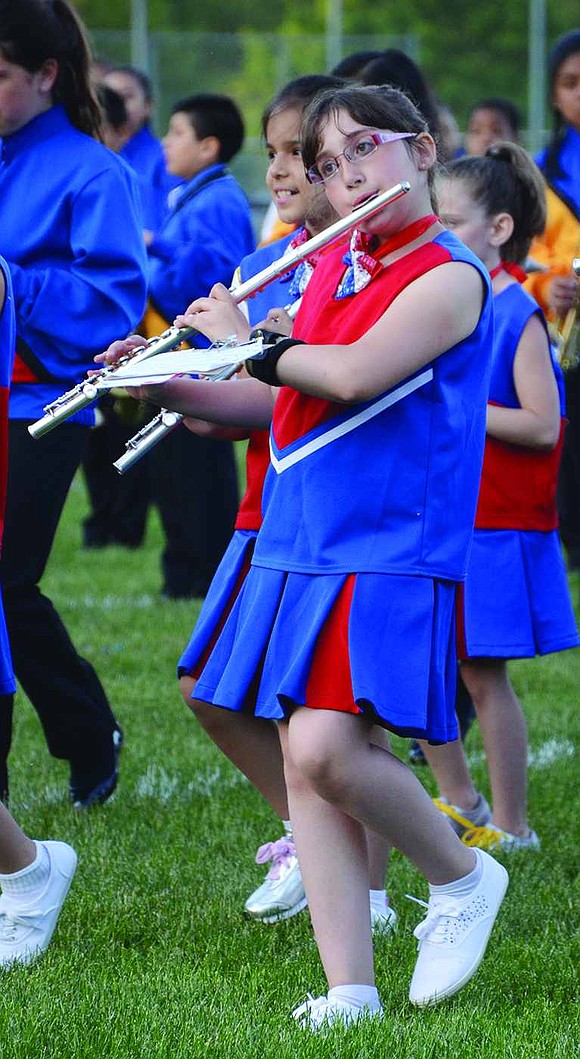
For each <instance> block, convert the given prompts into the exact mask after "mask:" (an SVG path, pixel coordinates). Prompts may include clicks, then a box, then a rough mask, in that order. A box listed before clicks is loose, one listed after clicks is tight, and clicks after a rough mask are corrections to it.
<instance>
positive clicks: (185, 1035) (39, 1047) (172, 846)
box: [0, 481, 580, 1059]
mask: <svg viewBox="0 0 580 1059" xmlns="http://www.w3.org/2000/svg"><path fill="white" fill-rule="evenodd" d="M85 506H86V500H85V493H84V487H83V485H82V482H80V481H76V482H75V483H74V486H73V489H72V491H71V494H70V497H69V500H68V503H67V507H66V510H65V515H64V518H63V521H62V523H61V527H60V531H59V536H58V540H57V544H56V547H55V549H54V553H53V556H52V559H51V564H50V567H49V570H48V572H47V575H46V578H45V588H46V591H47V592H48V594H49V595H50V596H51V597H52V598H53V600H54V601H55V603H56V605H57V607H58V609H59V610H60V612H61V614H62V615H63V617H64V620H65V622H66V623H67V626H68V628H69V630H70V631H71V633H72V634H73V637H74V639H75V642H76V644H77V646H78V648H79V649H80V651H81V652H82V653H84V654H86V655H87V656H88V657H90V659H91V661H93V663H94V664H95V666H96V668H97V669H98V672H99V674H100V676H101V677H102V679H103V682H104V683H105V685H106V688H107V691H108V693H109V695H110V698H111V702H112V703H113V705H114V709H115V711H116V713H117V715H118V717H119V720H120V721H121V723H122V725H123V728H124V730H125V737H126V748H125V750H124V751H123V756H122V771H121V780H120V784H119V788H118V792H117V794H116V795H115V797H114V798H113V799H112V800H111V801H110V802H109V803H108V804H107V805H105V806H103V807H102V808H100V809H96V810H94V811H91V812H88V813H85V814H75V813H74V812H73V811H72V809H71V808H70V807H69V804H68V801H67V793H66V789H67V780H68V775H67V768H66V766H65V764H64V763H63V762H59V761H55V760H53V759H51V758H50V757H49V755H48V752H47V750H46V746H45V743H44V739H43V736H42V732H41V729H40V726H39V723H38V720H37V718H36V714H35V713H34V712H33V710H32V709H31V707H30V705H29V704H28V703H27V702H26V700H25V698H24V696H22V695H21V694H19V695H18V699H17V708H16V730H15V738H14V746H13V753H12V764H11V796H12V801H11V808H12V810H13V812H14V815H15V816H16V818H17V819H18V821H19V822H20V823H21V824H22V825H23V826H24V828H25V829H26V830H27V831H28V832H29V833H30V834H31V835H32V836H34V837H45V838H49V837H51V838H62V839H66V840H67V841H70V842H71V843H72V844H73V845H74V846H75V848H76V849H77V851H78V854H79V869H78V873H77V876H76V880H75V882H74V885H73V888H72V890H71V893H70V897H69V900H68V902H67V905H66V906H65V909H64V911H63V914H62V918H61V920H60V923H59V926H58V929H57V933H56V935H55V938H54V942H53V944H52V945H51V947H50V949H49V951H48V953H47V954H46V956H45V957H44V959H43V960H42V961H41V962H39V963H38V964H36V965H34V966H32V967H30V968H21V969H18V970H13V971H10V972H9V973H6V974H4V975H2V978H1V988H0V1059H117V1057H119V1059H120V1057H139V1059H141V1057H143V1059H198V1057H202V1056H216V1057H220V1059H221V1057H224V1059H225V1057H240V1059H302V1057H305V1059H306V1057H310V1056H312V1057H313V1056H317V1057H321V1059H326V1057H331V1056H332V1057H338V1056H340V1057H348V1059H350V1057H352V1059H355V1057H356V1059H366V1057H369V1059H370V1057H383V1056H388V1057H389V1059H447V1057H449V1059H463V1057H469V1059H470V1057H472V1056H473V1057H477V1059H488V1057H493V1059H495V1057H506V1059H512V1057H513V1059H515V1057H518V1059H519V1057H522V1059H523V1057H530V1059H560V1057H561V1059H570V1057H571V1056H572V1055H573V1054H574V1052H575V1051H576V1054H578V1048H579V1044H580V1020H579V1017H578V1006H577V976H578V965H579V960H578V938H579V932H578V920H579V916H578V912H579V901H578V897H579V888H578V848H579V843H578V838H579V834H578V819H579V813H578V802H577V793H578V778H579V777H578V766H577V759H576V758H575V756H574V746H575V744H576V742H577V738H576V737H577V730H578V708H577V707H578V700H579V697H580V651H575V652H570V651H569V652H566V653H564V654H562V655H560V656H557V655H556V656H553V657H550V658H546V659H543V660H541V661H532V662H520V663H517V664H514V666H513V672H512V675H513V680H514V683H515V685H516V688H517V690H518V692H519V693H520V694H521V696H522V698H523V700H524V703H525V709H526V713H527V716H528V721H529V733H530V771H529V781H530V819H531V822H532V824H533V826H534V827H535V829H536V830H537V831H538V833H539V834H540V836H541V838H542V843H543V844H542V850H541V852H539V853H528V854H516V855H513V854H512V856H511V857H509V858H507V857H506V858H505V863H506V864H507V865H508V867H509V869H510V873H511V886H510V889H509V891H508V896H507V898H506V901H505V904H504V907H503V910H502V913H501V915H500V918H499V920H498V923H497V926H496V928H495V931H494V935H493V939H492V943H491V947H490V950H489V954H488V956H487V958H486V960H485V962H484V964H483V966H482V968H481V970H480V972H479V973H478V975H477V976H476V978H475V979H474V980H473V982H472V983H470V985H468V986H467V987H466V988H465V989H464V990H463V991H462V992H461V994H460V995H459V997H456V998H454V999H453V1000H451V1001H449V1002H447V1003H446V1004H444V1005H442V1006H441V1007H439V1008H436V1009H434V1010H431V1011H418V1010H416V1009H413V1008H412V1007H411V1005H410V1004H409V1002H408V1000H407V991H408V983H409V980H410V976H411V973H412V969H413V965H414V958H415V945H416V942H415V939H414V938H413V936H412V931H413V928H414V926H415V925H416V923H417V922H418V920H419V919H420V918H421V917H422V915H421V912H420V910H419V909H418V908H417V906H416V905H414V904H413V903H411V902H409V901H408V900H406V899H405V896H404V895H405V894H407V893H411V894H414V895H415V896H417V897H422V898H425V897H426V886H425V884H424V882H423V880H422V879H421V878H420V877H419V876H418V874H417V873H416V872H415V870H414V869H412V868H411V867H409V865H408V864H407V862H406V861H404V860H403V859H402V858H400V857H399V856H398V855H395V857H394V859H393V863H392V867H391V871H390V875H389V892H390V896H391V901H392V904H393V905H394V907H395V908H396V909H397V912H398V913H399V922H400V929H399V931H398V933H397V936H396V937H395V939H394V940H393V941H392V942H386V941H378V942H377V943H376V962H377V984H378V986H379V990H380V993H381V996H382V999H383V1003H384V1006H385V1012H386V1017H385V1018H384V1020H382V1021H381V1022H380V1023H376V1024H375V1025H373V1024H370V1025H368V1026H365V1027H363V1028H361V1029H359V1030H356V1031H354V1032H353V1031H350V1032H344V1031H340V1030H334V1031H333V1032H332V1033H330V1034H329V1035H327V1036H325V1037H323V1038H321V1037H312V1036H311V1035H310V1034H306V1033H304V1032H303V1031H301V1030H299V1029H298V1028H297V1027H296V1026H295V1025H294V1024H293V1023H292V1021H291V1020H290V1019H289V1012H290V1011H291V1009H292V1007H293V1006H294V1005H295V1004H297V1003H299V1002H300V1001H301V1000H303V999H304V996H305V993H306V992H307V991H308V990H310V991H311V992H313V993H314V994H318V993H320V992H323V991H324V978H323V974H322V970H321V967H320V965H319V962H318V958H317V953H316V948H315V944H314V941H313V937H312V932H311V929H310V924H309V918H308V914H307V913H302V914H301V915H299V916H297V917H296V918H294V919H292V920H290V921H288V922H286V923H281V924H278V925H276V926H261V925H257V924H252V923H250V922H247V921H245V920H244V918H243V916H242V914H241V909H242V906H243V902H244V900H245V898H246V897H247V895H248V893H249V892H250V891H251V890H252V889H253V888H254V887H255V886H256V885H257V884H258V882H259V881H261V877H262V875H263V869H261V868H258V867H257V866H256V865H255V864H254V863H253V853H254V851H255V849H256V848H257V846H258V845H259V844H260V843H261V842H263V841H266V840H267V839H273V838H277V837H279V826H278V824H277V821H276V819H275V818H274V816H273V814H272V812H271V810H269V808H268V807H267V806H266V805H265V804H264V803H263V802H262V801H261V799H260V797H259V796H258V795H257V794H256V793H255V792H254V791H253V789H252V788H250V786H249V785H248V784H247V782H246V781H245V780H244V779H243V778H241V777H240V776H239V775H238V774H237V772H236V771H235V769H234V768H233V767H232V766H230V765H229V763H228V762H226V761H225V760H224V759H223V758H222V757H221V755H220V754H219V752H218V751H217V750H216V749H215V748H214V747H213V746H212V745H211V744H210V743H209V741H208V740H207V738H206V737H205V735H204V734H203V733H202V732H201V730H200V729H199V728H198V727H197V725H196V723H195V721H194V719H193V718H192V717H191V716H190V715H189V714H188V712H187V710H186V709H185V707H184V706H183V705H182V703H181V699H180V698H179V695H178V692H177V687H176V682H175V678H174V671H175V662H176V659H177V657H178V655H179V653H180V650H181V648H182V647H183V646H184V644H185V642H186V640H187V638H188V636H189V633H190V631H191V627H192V625H193V622H194V619H195V616H196V613H197V608H196V606H194V605H192V604H188V603H174V602H162V601H161V600H160V598H159V585H160V574H159V553H160V548H161V537H160V531H159V526H158V523H157V520H156V519H155V518H152V519H151V521H150V525H149V532H148V540H147V543H146V546H145V547H144V548H143V549H142V550H140V551H137V552H126V551H123V550H121V549H115V548H110V549H108V550H106V551H103V552H82V551H80V549H79V540H80V533H79V520H80V518H81V517H82V514H83V513H84V511H85ZM573 587H574V591H575V592H576V595H578V593H579V591H580V586H579V585H578V583H576V584H575V585H574V586H573ZM397 749H398V750H399V751H400V753H401V754H402V755H405V753H406V747H405V744H404V743H403V742H402V741H399V742H398V743H397ZM468 750H469V754H470V758H471V760H472V762H473V765H474V774H475V777H476V779H477V780H478V781H479V782H480V785H481V786H482V788H483V789H484V790H485V789H486V781H485V771H484V766H483V760H482V754H481V745H480V742H479V739H478V733H477V732H473V733H471V734H470V736H469V740H468ZM420 776H421V779H423V780H424V781H425V782H426V783H427V784H428V783H429V777H428V775H427V774H426V773H425V771H421V772H420ZM409 826H410V827H411V826H412V822H411V821H410V822H409ZM575 1001H576V1003H575Z"/></svg>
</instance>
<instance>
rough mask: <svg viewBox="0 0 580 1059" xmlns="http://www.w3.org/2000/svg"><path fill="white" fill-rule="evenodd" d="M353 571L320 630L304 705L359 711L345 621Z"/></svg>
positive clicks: (349, 601) (344, 711)
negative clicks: (355, 698) (355, 697)
mask: <svg viewBox="0 0 580 1059" xmlns="http://www.w3.org/2000/svg"><path fill="white" fill-rule="evenodd" d="M355 578H356V575H355V574H349V576H348V577H347V579H346V581H345V583H344V585H343V587H342V589H341V590H340V593H339V595H338V596H337V598H336V601H335V603H334V606H333V608H332V610H331V612H330V614H329V615H328V618H327V620H326V621H325V623H324V626H323V628H322V629H321V631H320V635H319V637H318V640H317V641H316V648H315V651H314V657H313V659H312V667H311V669H310V673H309V676H308V682H307V685H306V706H310V707H311V708H313V709H316V708H318V709H321V710H340V711H341V712H342V713H360V712H361V711H360V708H359V707H358V706H357V704H356V702H355V701H354V698H353V694H352V677H351V672H350V658H349V649H348V622H349V616H350V607H351V601H352V593H353V590H354V583H355Z"/></svg>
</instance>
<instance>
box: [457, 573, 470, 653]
mask: <svg viewBox="0 0 580 1059" xmlns="http://www.w3.org/2000/svg"><path fill="white" fill-rule="evenodd" d="M455 635H456V650H457V657H458V659H459V661H460V662H462V661H463V659H465V658H468V657H469V655H468V652H467V636H466V632H465V585H464V583H463V581H460V582H459V584H458V585H457V588H456V589H455Z"/></svg>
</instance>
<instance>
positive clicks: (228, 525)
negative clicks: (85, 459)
mask: <svg viewBox="0 0 580 1059" xmlns="http://www.w3.org/2000/svg"><path fill="white" fill-rule="evenodd" d="M145 460H148V461H150V473H151V480H152V495H153V499H154V502H155V503H156V504H157V507H158V509H159V515H160V517H161V522H162V524H163V529H164V531H165V538H166V543H165V549H164V552H163V555H162V557H161V566H162V572H163V581H164V583H163V592H164V594H165V595H167V596H170V597H173V598H180V597H182V598H188V597H190V596H204V595H205V594H206V592H207V590H208V588H209V585H210V582H211V580H212V577H213V575H214V573H215V571H216V569H217V567H218V565H219V562H220V560H221V558H222V556H223V553H224V551H225V549H226V547H227V545H228V543H229V540H230V537H231V535H232V532H233V527H234V522H235V518H236V512H237V508H238V485H237V474H236V463H235V457H234V451H233V445H232V443H231V441H217V440H215V439H213V438H212V439H210V438H200V437H197V436H196V435H195V434H192V433H191V431H190V430H187V429H186V427H183V426H179V427H177V429H176V430H174V431H173V432H172V433H171V434H169V435H168V436H167V437H166V438H164V439H163V441H161V442H160V443H159V445H156V446H155V448H154V449H153V450H152V451H151V452H150V453H149V454H148V455H147V456H145V458H144V460H143V462H145ZM128 473H129V474H132V471H129V472H128Z"/></svg>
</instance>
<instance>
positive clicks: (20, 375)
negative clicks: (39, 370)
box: [12, 353, 40, 382]
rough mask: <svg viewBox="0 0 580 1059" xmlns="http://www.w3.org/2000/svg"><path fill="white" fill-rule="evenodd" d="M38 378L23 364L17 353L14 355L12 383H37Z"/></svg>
mask: <svg viewBox="0 0 580 1059" xmlns="http://www.w3.org/2000/svg"><path fill="white" fill-rule="evenodd" d="M39 381H40V380H39V378H38V376H37V375H35V374H34V372H33V371H32V370H31V369H30V368H29V367H28V364H25V363H24V361H23V359H22V357H21V356H20V354H19V353H15V354H14V367H13V369H12V382H39Z"/></svg>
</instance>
